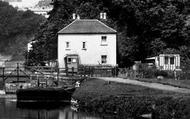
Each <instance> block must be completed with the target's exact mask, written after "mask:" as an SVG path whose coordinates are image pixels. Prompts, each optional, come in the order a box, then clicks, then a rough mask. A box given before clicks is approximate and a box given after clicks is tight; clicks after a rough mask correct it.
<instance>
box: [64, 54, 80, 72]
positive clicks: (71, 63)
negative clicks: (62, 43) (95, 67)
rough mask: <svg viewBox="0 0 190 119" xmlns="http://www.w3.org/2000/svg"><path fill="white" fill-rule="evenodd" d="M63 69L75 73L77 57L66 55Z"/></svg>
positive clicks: (77, 62) (77, 63)
mask: <svg viewBox="0 0 190 119" xmlns="http://www.w3.org/2000/svg"><path fill="white" fill-rule="evenodd" d="M65 65H66V66H65V67H66V68H67V69H68V72H73V71H74V72H77V71H78V65H79V60H78V55H67V56H66V57H65Z"/></svg>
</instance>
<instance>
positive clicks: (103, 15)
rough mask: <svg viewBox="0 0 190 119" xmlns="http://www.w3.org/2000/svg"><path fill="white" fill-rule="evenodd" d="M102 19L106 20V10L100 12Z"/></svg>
mask: <svg viewBox="0 0 190 119" xmlns="http://www.w3.org/2000/svg"><path fill="white" fill-rule="evenodd" d="M100 19H103V20H106V19H107V14H106V12H101V13H100Z"/></svg>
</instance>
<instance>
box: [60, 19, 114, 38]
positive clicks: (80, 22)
mask: <svg viewBox="0 0 190 119" xmlns="http://www.w3.org/2000/svg"><path fill="white" fill-rule="evenodd" d="M58 33H59V34H115V33H116V30H114V29H112V28H110V27H109V26H107V25H105V24H104V23H102V22H101V21H99V20H97V19H77V20H75V21H73V22H72V23H71V24H69V25H68V26H66V27H65V28H63V29H62V30H60V31H59V32H58Z"/></svg>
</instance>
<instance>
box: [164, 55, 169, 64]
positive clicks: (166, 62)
mask: <svg viewBox="0 0 190 119" xmlns="http://www.w3.org/2000/svg"><path fill="white" fill-rule="evenodd" d="M168 60H169V57H168V56H166V57H165V64H168Z"/></svg>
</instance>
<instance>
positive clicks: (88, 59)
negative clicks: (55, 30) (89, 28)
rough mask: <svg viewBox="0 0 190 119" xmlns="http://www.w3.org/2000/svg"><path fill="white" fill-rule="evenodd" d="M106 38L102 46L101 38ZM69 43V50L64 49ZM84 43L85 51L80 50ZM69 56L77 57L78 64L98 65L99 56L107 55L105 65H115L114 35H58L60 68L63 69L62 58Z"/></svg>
mask: <svg viewBox="0 0 190 119" xmlns="http://www.w3.org/2000/svg"><path fill="white" fill-rule="evenodd" d="M102 36H107V45H106V44H104V45H102V43H101V37H102ZM66 42H69V45H70V48H66ZM83 42H86V49H83V48H82V45H83ZM69 54H77V55H78V56H79V64H84V65H99V64H101V55H107V64H108V65H116V34H59V35H58V62H59V67H60V68H65V62H64V58H65V56H66V55H69Z"/></svg>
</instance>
